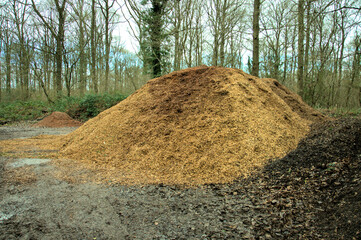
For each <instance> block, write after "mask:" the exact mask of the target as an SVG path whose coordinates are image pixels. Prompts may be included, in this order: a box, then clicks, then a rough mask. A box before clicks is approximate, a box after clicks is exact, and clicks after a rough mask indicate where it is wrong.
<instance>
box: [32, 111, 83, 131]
mask: <svg viewBox="0 0 361 240" xmlns="http://www.w3.org/2000/svg"><path fill="white" fill-rule="evenodd" d="M81 125H82V123H81V122H79V121H77V120H74V119H72V118H71V117H70V116H69V115H68V114H66V113H64V112H53V113H52V114H50V115H49V116H47V117H45V118H44V119H42V120H41V121H39V122H37V123H35V124H34V125H33V126H34V127H53V128H57V127H79V126H81Z"/></svg>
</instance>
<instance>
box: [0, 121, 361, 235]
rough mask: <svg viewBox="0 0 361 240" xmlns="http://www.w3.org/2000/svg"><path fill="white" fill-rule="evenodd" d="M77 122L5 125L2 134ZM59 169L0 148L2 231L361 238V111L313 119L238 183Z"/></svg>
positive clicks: (51, 131) (49, 130)
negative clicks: (127, 182)
mask: <svg viewBox="0 0 361 240" xmlns="http://www.w3.org/2000/svg"><path fill="white" fill-rule="evenodd" d="M74 129H75V128H32V127H30V126H29V125H28V124H23V125H12V126H3V127H0V140H4V139H13V138H27V137H32V136H37V135H40V134H66V133H68V132H71V131H73V130H74ZM0 151H1V150H0ZM56 168H57V166H56V165H55V164H53V163H52V161H51V159H48V160H44V159H28V158H23V159H22V158H15V157H10V156H8V155H6V154H1V152H0V239H360V238H361V119H360V118H359V117H344V118H341V119H339V120H335V121H326V122H324V123H321V124H316V125H314V126H313V127H312V130H311V132H310V133H309V134H308V136H307V137H306V138H305V139H303V140H302V141H301V142H300V143H299V145H298V147H297V149H295V150H294V151H292V152H291V153H289V154H288V155H287V156H286V157H284V158H283V159H279V160H274V161H270V163H269V164H268V165H267V166H266V167H265V168H264V169H260V170H259V171H258V172H255V173H254V174H253V175H252V176H250V177H249V178H247V179H239V180H237V181H234V182H233V183H230V184H209V185H201V186H198V187H192V188H185V187H179V186H166V185H145V186H122V185H106V184H95V183H93V182H92V181H88V182H85V183H74V182H68V181H64V180H61V179H58V178H56V177H54V175H53V174H51V173H52V172H53V171H54V170H55V169H56Z"/></svg>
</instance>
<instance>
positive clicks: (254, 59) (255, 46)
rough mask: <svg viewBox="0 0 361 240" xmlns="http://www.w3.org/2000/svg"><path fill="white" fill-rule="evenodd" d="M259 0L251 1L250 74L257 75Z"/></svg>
mask: <svg viewBox="0 0 361 240" xmlns="http://www.w3.org/2000/svg"><path fill="white" fill-rule="evenodd" d="M260 8H261V1H260V0H254V3H253V55H252V56H253V57H252V73H251V74H252V75H253V76H257V77H258V76H259V18H260V13H261V11H260Z"/></svg>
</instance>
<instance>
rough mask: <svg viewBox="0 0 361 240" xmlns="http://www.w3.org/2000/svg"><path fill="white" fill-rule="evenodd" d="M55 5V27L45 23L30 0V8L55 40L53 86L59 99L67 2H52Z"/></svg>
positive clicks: (32, 0) (59, 0) (60, 94)
mask: <svg viewBox="0 0 361 240" xmlns="http://www.w3.org/2000/svg"><path fill="white" fill-rule="evenodd" d="M53 1H54V4H55V9H56V12H57V17H58V23H57V26H56V27H55V26H53V25H51V23H49V22H47V21H46V19H45V18H44V16H43V15H42V14H41V13H40V11H39V10H38V8H37V6H36V4H35V2H34V0H31V2H32V7H33V9H34V11H35V13H36V14H37V15H38V16H39V18H40V19H41V21H42V22H43V23H44V25H45V26H46V27H47V28H48V29H49V31H50V32H51V34H52V35H53V37H54V38H55V40H56V53H55V59H56V60H55V62H56V72H55V78H56V80H55V85H56V93H57V96H58V97H59V98H60V97H61V96H62V89H63V82H62V66H63V46H64V40H65V38H64V28H65V6H66V3H67V0H62V1H61V0H53Z"/></svg>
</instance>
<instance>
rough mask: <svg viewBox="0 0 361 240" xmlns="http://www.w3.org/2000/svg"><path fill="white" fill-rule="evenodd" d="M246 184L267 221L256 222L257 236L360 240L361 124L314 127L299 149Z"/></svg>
mask: <svg viewBox="0 0 361 240" xmlns="http://www.w3.org/2000/svg"><path fill="white" fill-rule="evenodd" d="M246 181H247V182H249V183H250V184H248V185H246V186H248V187H246V188H248V189H246V191H248V192H250V193H253V194H254V196H255V197H254V199H255V201H256V202H258V203H259V204H260V205H263V207H264V212H265V214H266V215H269V216H267V217H264V216H262V217H259V218H258V219H256V220H255V224H254V225H255V227H254V231H255V233H256V235H259V236H266V235H267V236H269V237H272V238H275V239H276V238H277V239H280V238H284V239H301V238H302V239H304V238H312V239H315V238H318V239H320V238H323V239H361V119H360V118H349V119H345V118H343V119H339V120H334V121H327V122H323V123H318V124H315V125H313V126H312V130H311V132H310V134H309V135H308V136H307V137H306V138H305V139H303V140H302V141H301V142H300V143H299V145H298V147H297V149H295V150H294V151H292V152H291V153H289V154H288V155H287V156H286V157H284V158H283V159H280V160H277V161H274V162H272V163H270V164H269V165H268V166H267V167H266V168H265V169H264V170H262V172H261V173H260V174H259V175H257V176H254V177H252V178H251V179H248V180H246ZM255 182H258V183H259V184H251V183H255Z"/></svg>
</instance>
